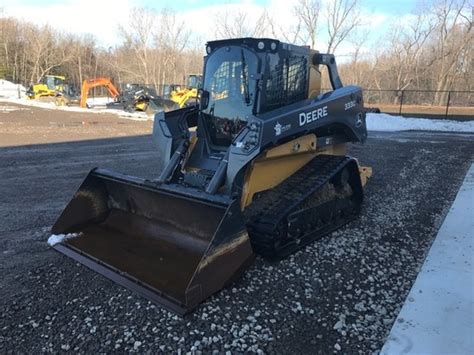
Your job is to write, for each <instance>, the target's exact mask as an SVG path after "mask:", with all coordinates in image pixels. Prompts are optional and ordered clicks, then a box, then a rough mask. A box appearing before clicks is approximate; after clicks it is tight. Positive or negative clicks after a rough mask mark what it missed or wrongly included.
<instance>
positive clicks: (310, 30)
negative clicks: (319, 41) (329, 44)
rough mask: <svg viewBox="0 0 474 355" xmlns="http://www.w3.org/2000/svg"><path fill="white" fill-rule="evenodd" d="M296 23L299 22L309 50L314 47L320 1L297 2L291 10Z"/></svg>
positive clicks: (301, 0)
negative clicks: (309, 47) (308, 44)
mask: <svg viewBox="0 0 474 355" xmlns="http://www.w3.org/2000/svg"><path fill="white" fill-rule="evenodd" d="M293 11H294V13H295V15H296V17H297V18H298V21H300V23H301V25H302V27H303V30H304V32H305V35H306V41H305V42H307V41H308V40H309V42H310V45H311V48H315V47H316V34H317V32H318V19H319V14H320V11H321V1H320V0H298V2H297V4H296V5H295V7H294V9H293Z"/></svg>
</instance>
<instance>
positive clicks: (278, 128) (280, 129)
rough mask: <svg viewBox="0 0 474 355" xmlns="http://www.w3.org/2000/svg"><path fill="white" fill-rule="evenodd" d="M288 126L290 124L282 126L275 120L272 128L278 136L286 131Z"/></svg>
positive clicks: (289, 126)
mask: <svg viewBox="0 0 474 355" xmlns="http://www.w3.org/2000/svg"><path fill="white" fill-rule="evenodd" d="M290 128H291V124H287V125H284V126H283V125H281V123H280V122H277V123H276V125H275V127H273V129H274V130H275V136H279V135H280V134H282V133H283V132H286V131H288V130H289V129H290Z"/></svg>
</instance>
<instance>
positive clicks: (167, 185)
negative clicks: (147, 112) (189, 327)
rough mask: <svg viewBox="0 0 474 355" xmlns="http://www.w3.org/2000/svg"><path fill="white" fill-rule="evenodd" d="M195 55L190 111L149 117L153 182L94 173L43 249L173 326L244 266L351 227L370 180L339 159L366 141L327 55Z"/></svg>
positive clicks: (252, 48)
mask: <svg viewBox="0 0 474 355" xmlns="http://www.w3.org/2000/svg"><path fill="white" fill-rule="evenodd" d="M206 52H207V55H206V57H205V58H204V80H203V84H202V86H201V88H200V90H199V106H190V107H185V108H182V109H178V110H174V111H170V112H159V113H157V114H156V115H155V120H154V127H153V139H154V140H155V142H156V153H157V157H156V159H155V160H154V161H155V162H156V163H157V171H156V175H155V176H154V177H150V176H148V178H147V179H144V178H138V177H136V176H130V175H125V174H122V173H119V172H115V171H110V170H105V169H93V170H92V171H91V172H90V173H89V174H88V176H87V177H86V179H85V180H84V182H83V183H82V185H81V186H80V187H79V189H78V190H77V192H76V193H75V195H74V196H73V198H72V200H71V201H70V202H69V204H68V205H67V206H66V208H65V209H64V211H63V212H62V214H61V216H60V217H59V218H58V220H57V221H56V223H55V224H54V226H53V228H52V232H53V233H54V238H55V239H54V240H56V242H57V241H59V242H58V243H57V244H54V243H52V244H54V248H55V249H57V250H58V251H60V252H62V253H64V254H66V255H68V256H70V257H71V258H74V259H75V260H77V261H79V262H81V263H82V264H84V265H86V266H88V267H90V268H92V269H93V270H96V271H97V272H99V273H102V274H103V275H105V276H106V277H108V278H110V279H112V280H115V281H116V282H118V283H120V284H122V285H124V286H126V287H128V288H130V289H133V290H135V291H137V292H139V293H141V294H142V295H144V296H145V297H147V298H149V299H151V300H153V301H155V302H157V303H159V304H161V305H163V306H164V307H166V308H168V309H171V310H173V311H176V312H178V313H180V314H184V313H186V312H189V311H190V310H192V309H193V308H195V307H196V306H198V305H199V303H200V302H202V301H203V300H205V299H206V298H207V297H209V296H210V295H212V294H213V293H215V292H217V291H218V290H220V289H221V288H223V287H225V286H226V285H227V284H229V283H230V282H231V281H232V280H235V278H236V277H237V276H238V275H239V274H241V273H242V272H243V271H244V270H245V269H246V268H247V267H248V265H249V264H250V263H251V262H252V260H253V258H254V255H255V253H258V254H260V255H262V256H264V257H266V258H269V259H280V258H284V257H286V256H287V255H289V254H291V253H293V252H295V251H296V250H299V249H301V248H303V247H304V246H305V245H307V244H308V243H311V242H312V241H314V240H316V239H318V238H321V237H322V236H324V235H325V234H327V233H330V232H332V231H334V230H335V229H337V228H339V227H341V226H342V225H344V224H346V223H348V222H350V221H351V220H353V219H354V218H356V217H357V215H358V214H359V212H360V210H361V208H362V201H363V193H364V189H363V186H364V184H365V182H366V180H367V178H368V177H369V176H370V175H371V170H370V168H363V167H360V166H359V163H358V161H357V160H356V159H355V158H353V157H350V156H348V155H347V151H346V147H347V145H348V143H362V142H364V141H365V140H366V138H367V128H366V122H365V115H366V110H365V108H364V102H363V96H362V89H361V88H360V87H358V86H343V84H342V82H341V80H340V78H339V75H338V72H337V67H336V63H335V58H334V56H333V55H332V54H322V53H319V52H317V51H314V50H311V49H310V48H308V47H306V46H295V45H292V44H288V43H282V42H280V41H278V40H274V39H268V38H239V39H228V40H219V41H212V42H208V43H207V46H206ZM320 66H325V67H327V69H328V70H327V72H328V73H329V79H330V82H331V85H332V91H329V92H325V93H323V94H321V93H320V83H321V74H320V70H319V69H320ZM58 236H59V237H58ZM56 242H55V243H56ZM269 287H271V286H269Z"/></svg>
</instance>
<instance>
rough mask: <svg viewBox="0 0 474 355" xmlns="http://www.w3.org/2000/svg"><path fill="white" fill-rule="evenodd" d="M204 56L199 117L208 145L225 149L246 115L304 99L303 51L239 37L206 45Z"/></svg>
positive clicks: (305, 63) (306, 55)
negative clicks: (205, 54)
mask: <svg viewBox="0 0 474 355" xmlns="http://www.w3.org/2000/svg"><path fill="white" fill-rule="evenodd" d="M206 52H207V54H208V55H207V56H206V57H205V58H204V84H203V88H202V89H203V90H202V93H201V100H200V102H201V110H200V114H201V117H202V123H204V126H205V130H206V135H207V137H208V138H209V141H210V144H211V145H212V146H215V147H228V146H229V145H230V144H231V143H232V141H233V139H234V138H235V137H236V136H237V134H238V133H239V132H240V130H241V129H242V128H243V127H245V125H246V124H247V121H248V119H249V117H250V116H252V115H254V116H258V115H259V114H262V113H264V112H268V111H272V110H275V109H278V108H279V107H282V106H287V105H289V104H292V103H294V102H297V101H300V100H303V99H305V98H307V97H308V84H309V70H308V68H309V56H310V54H311V53H312V51H311V50H310V49H309V48H308V47H300V46H293V45H290V44H286V43H281V42H279V41H277V40H273V39H255V38H239V39H231V40H222V41H212V42H208V43H207V46H206Z"/></svg>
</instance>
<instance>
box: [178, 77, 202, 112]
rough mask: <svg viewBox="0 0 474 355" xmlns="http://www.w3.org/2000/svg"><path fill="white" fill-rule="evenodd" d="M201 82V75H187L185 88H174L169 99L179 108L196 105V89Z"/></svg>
mask: <svg viewBox="0 0 474 355" xmlns="http://www.w3.org/2000/svg"><path fill="white" fill-rule="evenodd" d="M201 82H202V75H201V74H190V75H188V82H187V86H186V87H185V88H183V89H182V88H180V87H179V86H176V88H175V90H172V91H171V93H170V99H171V100H172V101H174V102H176V103H177V104H178V106H179V107H180V108H183V107H185V106H188V105H197V99H198V89H199V87H200V85H201Z"/></svg>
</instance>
